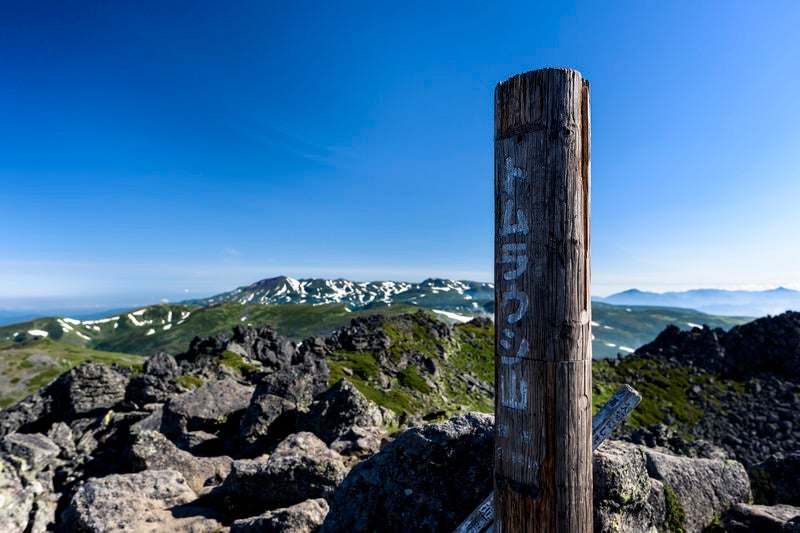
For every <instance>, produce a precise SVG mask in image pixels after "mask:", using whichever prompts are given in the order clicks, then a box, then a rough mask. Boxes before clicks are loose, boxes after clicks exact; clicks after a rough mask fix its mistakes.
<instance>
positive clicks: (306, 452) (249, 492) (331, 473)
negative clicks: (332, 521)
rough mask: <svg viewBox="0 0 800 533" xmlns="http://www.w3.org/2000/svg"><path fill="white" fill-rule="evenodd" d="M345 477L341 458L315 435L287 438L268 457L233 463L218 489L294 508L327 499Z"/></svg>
mask: <svg viewBox="0 0 800 533" xmlns="http://www.w3.org/2000/svg"><path fill="white" fill-rule="evenodd" d="M346 473H347V471H346V469H345V466H344V464H343V462H342V458H341V457H340V456H339V454H338V453H336V452H334V451H332V450H330V449H328V447H327V446H326V445H325V443H324V442H322V441H321V440H319V439H318V438H317V437H316V436H315V435H314V434H312V433H308V432H303V433H296V434H294V435H290V436H289V437H287V438H286V439H285V440H284V441H282V442H281V443H280V444H279V445H278V447H277V448H275V451H274V452H273V453H272V455H270V456H263V457H260V458H258V459H252V460H251V459H244V460H240V461H234V463H233V469H232V471H231V474H230V476H228V478H227V479H226V480H225V482H224V483H223V485H222V487H221V488H220V489H221V491H223V492H229V493H235V494H236V497H237V498H241V499H244V500H247V499H255V500H259V501H261V502H263V503H264V504H265V505H267V506H268V507H267V508H269V506H278V505H293V504H295V503H299V502H302V501H304V500H307V499H311V498H320V497H322V498H326V499H329V498H330V497H331V496H332V495H333V492H334V490H335V489H336V487H337V486H338V485H339V484H340V483H341V482H342V480H343V479H344V477H345V474H346Z"/></svg>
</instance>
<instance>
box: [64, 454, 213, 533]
mask: <svg viewBox="0 0 800 533" xmlns="http://www.w3.org/2000/svg"><path fill="white" fill-rule="evenodd" d="M195 499H196V495H195V493H194V492H193V491H192V489H191V488H189V486H188V485H187V484H186V481H185V480H184V479H183V477H182V476H181V475H180V474H179V473H178V472H174V471H172V470H146V471H144V472H139V473H135V474H123V475H118V474H113V475H110V476H106V477H103V478H95V479H90V480H89V481H87V482H86V483H85V484H84V485H83V486H81V487H80V488H79V489H78V490H77V491H76V492H75V495H74V496H73V497H72V500H71V501H70V503H69V507H68V508H67V510H66V511H65V512H64V514H63V516H62V518H63V520H64V527H65V528H68V530H71V531H87V532H92V533H94V532H97V533H100V532H104V533H105V532H109V533H111V532H114V531H136V532H153V533H155V532H162V531H170V532H173V533H184V532H186V533H200V532H207V531H220V530H221V524H220V523H219V522H218V521H217V520H216V519H215V518H214V516H213V513H212V512H211V511H210V510H209V509H205V508H201V507H197V506H195V505H194V504H193V502H194V500H195Z"/></svg>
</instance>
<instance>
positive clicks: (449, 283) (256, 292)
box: [181, 276, 494, 314]
mask: <svg viewBox="0 0 800 533" xmlns="http://www.w3.org/2000/svg"><path fill="white" fill-rule="evenodd" d="M225 302H237V303H240V304H305V303H308V304H312V305H325V304H342V305H344V306H346V307H347V308H348V309H350V310H355V309H368V308H370V307H371V306H374V305H382V304H410V305H418V306H420V307H425V308H428V309H441V310H445V311H462V312H470V313H473V314H491V313H493V312H494V307H493V305H494V284H493V283H485V282H479V281H456V280H448V279H440V278H429V279H426V280H425V281H423V282H422V283H409V282H404V281H368V282H359V281H350V280H346V279H294V278H290V277H288V276H279V277H275V278H268V279H262V280H261V281H257V282H255V283H252V284H250V285H247V286H243V287H239V288H237V289H234V290H232V291H229V292H224V293H221V294H217V295H215V296H211V297H210V298H203V299H195V300H187V301H184V302H181V303H182V304H184V305H198V306H203V307H205V306H209V305H215V304H219V303H225Z"/></svg>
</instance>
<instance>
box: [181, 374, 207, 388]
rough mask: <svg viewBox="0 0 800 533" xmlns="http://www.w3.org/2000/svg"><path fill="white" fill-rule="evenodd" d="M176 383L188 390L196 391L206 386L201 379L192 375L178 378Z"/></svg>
mask: <svg viewBox="0 0 800 533" xmlns="http://www.w3.org/2000/svg"><path fill="white" fill-rule="evenodd" d="M175 383H177V384H178V385H179V386H181V387H183V388H184V389H187V390H192V389H196V388H198V387H202V386H203V385H205V384H206V383H205V381H203V380H202V379H201V378H199V377H197V376H192V375H190V374H187V375H183V376H178V377H176V378H175Z"/></svg>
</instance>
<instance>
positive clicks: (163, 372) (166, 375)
mask: <svg viewBox="0 0 800 533" xmlns="http://www.w3.org/2000/svg"><path fill="white" fill-rule="evenodd" d="M142 370H143V372H142V374H141V375H139V376H134V377H133V378H131V380H130V382H129V383H128V387H127V389H126V390H125V400H127V401H129V402H133V403H134V404H136V405H139V406H144V405H147V404H150V403H157V402H165V401H167V399H168V398H170V397H171V396H174V395H175V394H178V393H179V392H180V389H179V387H178V385H177V384H176V383H175V382H174V381H173V379H174V378H175V377H176V376H178V375H179V374H180V368H179V367H178V363H177V361H175V358H174V357H172V356H171V355H169V354H168V353H164V352H158V353H155V354H153V355H151V356H150V357H148V358H147V359H146V360H145V362H144V366H143V369H142Z"/></svg>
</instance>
